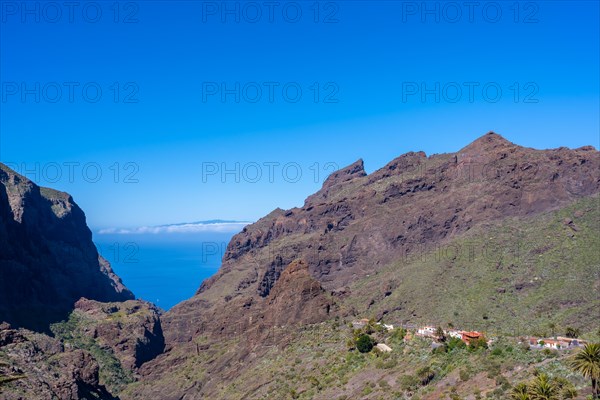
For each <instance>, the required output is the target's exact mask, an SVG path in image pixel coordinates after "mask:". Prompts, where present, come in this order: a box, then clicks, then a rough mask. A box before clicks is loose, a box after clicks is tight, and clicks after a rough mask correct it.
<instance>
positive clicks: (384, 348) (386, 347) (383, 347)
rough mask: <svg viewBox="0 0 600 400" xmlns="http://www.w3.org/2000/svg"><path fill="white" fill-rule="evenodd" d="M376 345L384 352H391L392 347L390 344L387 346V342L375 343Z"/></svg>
mask: <svg viewBox="0 0 600 400" xmlns="http://www.w3.org/2000/svg"><path fill="white" fill-rule="evenodd" d="M375 347H377V348H378V349H379V350H380V351H382V352H384V353H391V352H392V348H391V347H390V346H388V345H387V344H383V343H377V346H375Z"/></svg>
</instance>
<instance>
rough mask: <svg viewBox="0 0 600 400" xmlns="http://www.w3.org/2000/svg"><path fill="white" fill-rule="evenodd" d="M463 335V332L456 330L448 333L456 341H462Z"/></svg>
mask: <svg viewBox="0 0 600 400" xmlns="http://www.w3.org/2000/svg"><path fill="white" fill-rule="evenodd" d="M462 333H463V331H457V330H456V329H450V330H448V331H446V335H448V336H450V337H452V338H456V339H462Z"/></svg>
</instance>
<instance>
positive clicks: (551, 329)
mask: <svg viewBox="0 0 600 400" xmlns="http://www.w3.org/2000/svg"><path fill="white" fill-rule="evenodd" d="M548 328H550V332H552V337H556V335H555V332H556V324H555V323H554V322H550V323H548Z"/></svg>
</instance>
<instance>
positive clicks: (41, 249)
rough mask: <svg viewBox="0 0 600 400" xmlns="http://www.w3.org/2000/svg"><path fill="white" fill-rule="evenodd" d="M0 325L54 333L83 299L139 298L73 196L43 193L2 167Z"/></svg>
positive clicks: (21, 177) (0, 194)
mask: <svg viewBox="0 0 600 400" xmlns="http://www.w3.org/2000/svg"><path fill="white" fill-rule="evenodd" d="M0 271H1V273H0V321H7V322H9V323H10V324H11V325H12V326H14V327H25V328H28V329H32V330H37V331H48V328H49V325H50V323H52V322H57V321H60V320H63V319H65V318H66V317H67V316H68V313H69V312H70V311H71V310H73V306H74V303H75V302H76V301H77V300H79V298H81V297H86V298H89V299H94V300H98V301H124V300H128V299H133V294H132V293H131V292H130V291H129V290H128V289H127V288H125V287H124V286H123V284H122V283H121V280H120V279H119V278H118V277H117V276H116V275H115V274H114V273H113V271H112V269H111V267H110V264H109V263H108V262H107V261H106V260H104V259H102V258H101V257H100V256H99V254H98V251H97V250H96V247H95V246H94V243H93V242H92V233H91V231H90V230H89V229H88V227H87V225H86V222H85V215H84V213H83V211H82V210H81V209H80V208H79V207H78V206H77V204H75V202H74V201H73V199H72V197H71V196H69V195H68V194H67V193H63V192H58V191H56V190H53V189H48V188H41V187H39V186H37V185H36V184H35V183H33V182H32V181H30V180H29V179H27V178H25V177H23V176H21V175H19V174H17V173H15V172H14V171H12V170H11V169H9V168H8V167H6V166H5V165H3V164H0Z"/></svg>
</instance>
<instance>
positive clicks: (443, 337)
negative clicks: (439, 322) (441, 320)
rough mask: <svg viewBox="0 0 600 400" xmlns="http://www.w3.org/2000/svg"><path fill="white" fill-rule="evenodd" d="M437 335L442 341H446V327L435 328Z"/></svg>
mask: <svg viewBox="0 0 600 400" xmlns="http://www.w3.org/2000/svg"><path fill="white" fill-rule="evenodd" d="M435 336H436V337H437V339H438V340H439V341H440V342H445V341H446V333H445V332H444V329H443V328H442V327H441V326H438V327H437V329H436V330H435Z"/></svg>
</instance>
